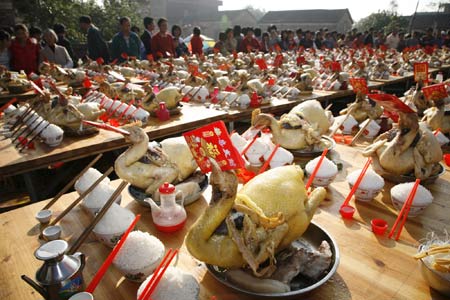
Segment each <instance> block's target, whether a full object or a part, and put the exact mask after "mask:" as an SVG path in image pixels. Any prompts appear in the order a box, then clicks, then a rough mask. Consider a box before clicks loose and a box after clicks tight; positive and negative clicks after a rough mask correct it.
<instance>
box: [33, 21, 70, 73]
mask: <svg viewBox="0 0 450 300" xmlns="http://www.w3.org/2000/svg"><path fill="white" fill-rule="evenodd" d="M43 39H44V41H45V47H44V48H42V49H41V52H40V53H39V63H42V62H43V61H48V62H51V63H54V64H57V65H60V66H62V67H64V68H72V67H73V61H72V58H71V57H70V55H69V53H68V52H67V50H66V48H64V47H63V46H60V45H57V44H56V41H57V40H58V36H57V35H56V33H55V32H54V31H53V30H52V29H47V30H46V31H45V32H44V34H43Z"/></svg>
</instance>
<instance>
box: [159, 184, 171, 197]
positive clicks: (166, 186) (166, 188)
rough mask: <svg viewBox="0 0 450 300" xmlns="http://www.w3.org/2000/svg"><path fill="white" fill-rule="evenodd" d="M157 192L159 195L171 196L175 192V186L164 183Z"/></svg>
mask: <svg viewBox="0 0 450 300" xmlns="http://www.w3.org/2000/svg"><path fill="white" fill-rule="evenodd" d="M159 192H160V193H161V194H172V193H174V192H175V186H174V185H173V184H170V183H168V182H164V183H163V184H162V185H161V186H160V187H159Z"/></svg>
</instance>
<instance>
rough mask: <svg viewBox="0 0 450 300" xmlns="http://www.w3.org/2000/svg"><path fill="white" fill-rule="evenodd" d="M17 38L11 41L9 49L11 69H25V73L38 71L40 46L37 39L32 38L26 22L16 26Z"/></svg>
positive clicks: (15, 33)
mask: <svg viewBox="0 0 450 300" xmlns="http://www.w3.org/2000/svg"><path fill="white" fill-rule="evenodd" d="M14 35H15V38H14V39H13V40H12V42H11V46H10V47H9V51H10V54H11V61H10V63H11V70H13V71H20V70H24V71H25V73H27V74H30V73H32V72H34V73H37V71H38V61H39V51H40V49H41V47H40V46H39V44H38V42H37V41H36V39H34V38H31V37H30V35H29V32H28V28H27V26H25V25H24V24H17V25H16V26H14Z"/></svg>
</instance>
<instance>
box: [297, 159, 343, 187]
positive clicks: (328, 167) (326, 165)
mask: <svg viewBox="0 0 450 300" xmlns="http://www.w3.org/2000/svg"><path fill="white" fill-rule="evenodd" d="M319 160H320V156H318V157H316V158H314V159H313V160H310V161H309V162H308V163H307V164H306V166H305V170H306V173H307V174H308V176H311V174H312V173H313V172H314V169H315V168H316V166H317V164H318V163H319ZM337 173H338V167H337V165H336V164H335V163H334V162H333V161H331V160H329V159H328V158H327V157H324V158H323V161H322V164H321V165H320V168H319V170H317V173H316V176H315V177H314V180H313V182H312V185H313V186H315V187H327V186H328V185H330V183H331V182H333V180H334V179H335V178H336V175H337Z"/></svg>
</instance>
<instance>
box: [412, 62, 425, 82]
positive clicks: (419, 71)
mask: <svg viewBox="0 0 450 300" xmlns="http://www.w3.org/2000/svg"><path fill="white" fill-rule="evenodd" d="M420 80H421V81H423V82H427V81H428V63H427V62H421V63H414V81H417V82H418V81H420Z"/></svg>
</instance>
